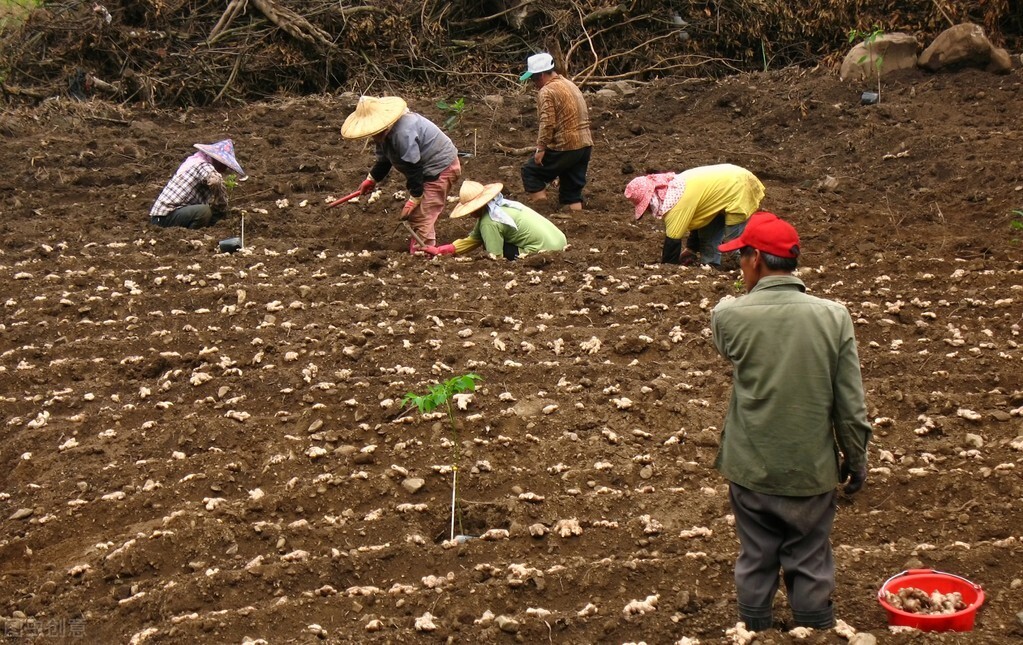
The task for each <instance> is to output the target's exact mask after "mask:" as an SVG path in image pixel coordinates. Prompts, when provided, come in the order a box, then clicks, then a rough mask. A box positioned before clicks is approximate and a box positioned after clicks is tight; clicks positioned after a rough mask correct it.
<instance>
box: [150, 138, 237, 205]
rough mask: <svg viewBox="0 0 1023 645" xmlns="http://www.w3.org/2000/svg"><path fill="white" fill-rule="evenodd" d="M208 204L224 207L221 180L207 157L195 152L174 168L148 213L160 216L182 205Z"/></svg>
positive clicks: (224, 201)
mask: <svg viewBox="0 0 1023 645" xmlns="http://www.w3.org/2000/svg"><path fill="white" fill-rule="evenodd" d="M196 204H209V205H210V206H218V207H221V208H227V188H226V187H225V186H224V178H223V177H222V176H221V175H220V173H219V172H217V169H216V168H214V167H213V164H212V163H211V161H210V158H209V157H208V156H206V155H205V154H204V153H202V152H197V153H195V154H194V155H192V156H191V157H189V158H188V159H185V161H184V162H182V164H181V165H180V166H179V167H178V170H177V172H175V173H174V176H173V177H171V180H170V181H169V182H167V185H166V186H164V187H163V190H162V191H161V192H160V196H159V197H157V198H156V203H154V204H153V208H152V209H150V211H149V216H150V217H163V216H165V215H169V214H170V213H173V212H174V211H176V210H177V209H179V208H181V207H182V206H194V205H196Z"/></svg>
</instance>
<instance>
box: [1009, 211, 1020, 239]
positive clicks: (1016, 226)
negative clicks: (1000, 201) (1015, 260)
mask: <svg viewBox="0 0 1023 645" xmlns="http://www.w3.org/2000/svg"><path fill="white" fill-rule="evenodd" d="M1009 230H1010V231H1012V234H1013V235H1019V234H1020V233H1023V209H1020V208H1017V209H1016V210H1014V211H1012V220H1010V221H1009ZM1019 240H1020V238H1018V237H1013V238H1012V241H1013V242H1016V243H1017V244H1019Z"/></svg>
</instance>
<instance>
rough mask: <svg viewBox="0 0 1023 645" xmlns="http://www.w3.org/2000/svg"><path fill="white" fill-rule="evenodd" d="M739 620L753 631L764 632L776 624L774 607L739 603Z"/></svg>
mask: <svg viewBox="0 0 1023 645" xmlns="http://www.w3.org/2000/svg"><path fill="white" fill-rule="evenodd" d="M739 620H741V621H742V622H744V623H746V629H748V630H750V631H752V632H762V631H764V630H767V629H771V625H773V624H774V614H773V612H772V607H771V606H770V605H767V606H766V607H750V606H748V605H744V604H742V603H741V602H740V603H739Z"/></svg>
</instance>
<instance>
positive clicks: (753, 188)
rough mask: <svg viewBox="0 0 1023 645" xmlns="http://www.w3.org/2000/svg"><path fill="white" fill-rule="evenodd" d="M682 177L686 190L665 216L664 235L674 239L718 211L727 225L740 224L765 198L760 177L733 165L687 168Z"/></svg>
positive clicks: (708, 220)
mask: <svg viewBox="0 0 1023 645" xmlns="http://www.w3.org/2000/svg"><path fill="white" fill-rule="evenodd" d="M682 178H683V179H684V180H685V182H686V188H685V191H684V192H683V193H682V197H680V198H679V200H678V203H676V204H675V205H674V206H673V207H672V208H671V210H669V211H668V212H667V213H665V215H664V234H665V235H666V236H667V237H670V238H672V239H674V240H681V239H682V238H683V236H685V235H686V233H688V232H689V231H693V230H697V229H701V228H703V227H704V226H706V225H707V224H709V223H710V222H711V220H713V219H714V217H715V216H716V215H717V214H718V213H720V212H721V211H724V212H725V225H726V226H734V225H736V224H739V223H741V222H743V221H745V220H747V219H749V216H750V215H752V214H753V213H754V212H756V210H757V208H759V207H760V201H761V200H762V199H763V198H764V185H763V184H762V183H760V180H759V179H757V178H756V176H755V175H754V174H753V173H751V172H750V171H748V170H746V169H745V168H742V167H740V166H736V165H733V164H728V163H723V164H717V165H713V166H699V167H696V168H690V169H689V170H686V171H684V172H682Z"/></svg>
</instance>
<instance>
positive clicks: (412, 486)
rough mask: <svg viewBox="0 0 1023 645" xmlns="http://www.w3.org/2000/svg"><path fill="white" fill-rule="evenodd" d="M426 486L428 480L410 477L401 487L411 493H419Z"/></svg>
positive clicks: (404, 480)
mask: <svg viewBox="0 0 1023 645" xmlns="http://www.w3.org/2000/svg"><path fill="white" fill-rule="evenodd" d="M425 485H426V480H425V479H422V478H421V477H409V478H407V479H403V480H402V482H401V487H402V488H404V489H405V490H407V491H408V492H410V493H418V492H419V491H420V489H422V487H423V486H425Z"/></svg>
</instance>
